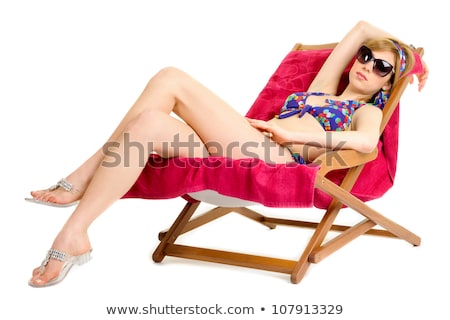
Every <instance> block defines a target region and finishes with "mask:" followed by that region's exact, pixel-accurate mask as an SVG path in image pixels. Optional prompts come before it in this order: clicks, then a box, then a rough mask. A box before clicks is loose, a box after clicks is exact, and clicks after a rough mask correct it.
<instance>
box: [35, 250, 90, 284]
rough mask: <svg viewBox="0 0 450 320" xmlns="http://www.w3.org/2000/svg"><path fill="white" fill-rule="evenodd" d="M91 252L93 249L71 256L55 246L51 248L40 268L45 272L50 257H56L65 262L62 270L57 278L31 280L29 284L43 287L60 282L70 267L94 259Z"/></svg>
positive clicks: (55, 258)
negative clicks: (41, 281)
mask: <svg viewBox="0 0 450 320" xmlns="http://www.w3.org/2000/svg"><path fill="white" fill-rule="evenodd" d="M91 252H92V249H91V250H89V251H88V252H86V253H83V254H80V255H78V256H71V255H69V254H67V253H65V252H63V251H60V250H57V249H53V248H52V249H50V250H49V251H48V252H47V256H46V257H45V259H44V261H42V264H41V266H40V268H39V269H40V272H44V270H45V267H46V266H47V264H48V262H49V261H50V259H54V260H57V261H61V262H63V265H62V267H61V271H60V272H59V275H58V276H57V277H56V278H54V279H52V280H50V281H49V282H47V283H44V284H38V283H33V282H31V280H30V281H28V284H29V285H30V286H32V287H35V288H43V287H48V286H52V285H55V284H58V283H60V282H61V281H63V280H64V278H65V277H66V276H67V274H68V273H69V271H70V269H71V268H72V267H73V266H74V265H78V266H80V265H82V264H85V263H87V262H89V261H90V260H91V259H92V257H91Z"/></svg>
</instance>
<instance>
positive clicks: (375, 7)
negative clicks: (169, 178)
mask: <svg viewBox="0 0 450 320" xmlns="http://www.w3.org/2000/svg"><path fill="white" fill-rule="evenodd" d="M445 11H446V10H444V9H443V7H439V6H438V5H436V4H434V2H416V3H414V2H408V3H405V2H404V1H386V0H378V1H375V2H361V1H333V0H322V1H308V2H306V1H283V0H278V1H266V0H263V1H255V2H254V1H242V0H241V1H237V0H228V1H200V0H191V1H181V0H178V1H174V0H166V1H133V0H131V1H85V0H82V1H21V0H17V1H1V4H0V106H1V108H0V112H1V117H0V119H1V127H0V130H1V139H2V140H1V142H2V147H1V152H2V153H1V158H0V170H1V178H2V179H1V180H2V183H1V185H0V188H1V189H0V194H1V202H0V212H1V216H0V219H1V222H0V228H1V229H0V246H1V256H2V260H1V264H0V268H1V269H0V270H1V272H0V274H1V276H2V280H1V281H0V291H1V293H2V294H1V296H2V300H1V302H0V314H1V316H0V317H1V318H4V319H29V318H39V319H77V318H80V317H86V318H92V319H109V318H111V317H112V316H108V315H107V313H106V307H107V306H139V307H145V306H148V305H150V304H153V305H157V306H164V305H175V306H181V307H182V306H195V305H196V304H197V305H200V306H213V305H215V304H216V303H217V304H220V305H222V306H224V307H228V306H250V307H253V308H255V310H256V312H257V313H256V315H253V316H233V315H226V316H222V318H230V319H233V318H234V319H240V318H242V319H244V318H250V319H252V318H253V319H257V318H260V317H261V316H267V317H268V318H270V317H274V315H272V314H271V311H272V307H271V306H272V305H273V304H276V305H281V304H341V305H342V306H343V307H344V313H343V315H341V316H336V315H335V316H310V318H311V319H322V318H330V319H334V318H336V319H338V318H339V319H380V318H385V319H407V318H411V317H412V316H414V318H415V319H424V318H427V319H438V318H442V317H443V316H444V314H447V313H448V309H447V306H446V305H445V304H446V302H447V301H448V300H447V299H445V295H446V294H447V293H448V287H449V285H450V281H449V276H448V271H449V267H450V266H449V263H448V258H447V255H448V243H449V240H448V236H447V231H446V230H447V229H446V228H447V226H448V223H449V210H448V207H447V202H448V196H446V192H445V190H446V189H448V188H446V187H443V185H446V184H448V172H447V170H446V166H447V161H448V160H446V159H447V158H446V157H445V156H444V152H445V149H447V148H448V147H447V144H448V143H447V136H446V135H445V134H446V133H447V131H448V130H447V128H446V127H447V122H448V120H447V117H448V114H447V113H444V111H443V110H444V108H446V107H447V104H448V103H447V101H446V100H445V99H446V98H445V97H446V96H447V94H446V93H447V91H446V90H448V89H447V87H444V85H445V82H446V78H447V77H448V74H449V73H448V56H447V55H448V43H447V41H445V40H444V35H445V34H446V32H447V31H448V28H449V27H448V23H447V17H445V15H444V12H445ZM361 19H362V20H367V21H369V22H371V23H373V24H376V25H378V26H380V27H381V28H383V29H385V30H388V31H389V32H391V33H392V34H394V35H395V36H397V37H399V38H401V39H402V40H404V41H405V42H407V43H414V44H415V45H417V46H423V47H425V49H426V53H425V57H426V61H427V63H428V65H429V67H430V69H431V74H430V80H429V82H428V84H427V87H426V88H425V89H424V90H423V92H421V93H418V92H417V90H416V84H414V85H412V86H410V87H409V88H408V90H407V92H406V93H405V95H404V98H403V99H402V108H401V126H400V131H401V132H400V150H399V167H398V174H397V179H396V183H395V185H394V187H393V188H392V189H391V190H389V192H388V193H387V194H386V195H385V196H384V197H383V198H382V199H379V200H376V201H373V202H372V203H371V206H372V207H374V208H376V209H377V210H379V211H380V212H382V213H384V214H386V215H388V216H389V217H391V218H392V219H393V220H395V221H397V222H399V223H401V224H402V225H404V226H405V227H407V228H409V229H411V230H412V231H414V232H416V233H417V234H419V235H420V236H421V237H422V240H423V243H422V245H421V246H420V247H412V246H411V245H409V244H408V243H406V242H404V241H402V240H395V239H380V238H374V237H370V236H368V237H364V238H360V239H358V240H357V241H355V242H353V243H351V244H350V245H349V246H347V247H345V248H344V249H342V250H341V251H339V252H337V253H335V254H334V255H332V256H331V257H329V258H327V259H326V260H324V261H323V262H322V263H320V264H317V265H312V266H311V268H310V269H309V271H308V273H307V274H306V277H305V278H304V280H303V281H302V282H301V283H300V284H297V285H293V284H291V283H290V282H289V276H287V275H283V274H274V273H270V272H264V271H254V270H248V269H243V268H237V267H227V266H222V265H215V264H208V263H198V262H193V261H188V260H181V259H172V258H167V259H166V260H164V261H163V263H162V264H155V263H153V262H152V260H151V253H152V251H153V249H154V248H155V247H156V245H157V243H158V241H157V234H158V232H159V231H160V230H163V229H165V228H166V227H168V226H169V224H170V223H171V222H172V221H173V220H174V219H175V217H176V215H177V214H178V212H179V210H180V209H181V208H182V206H183V204H184V202H183V201H182V200H181V199H173V200H165V201H159V200H158V201H144V200H122V201H119V202H117V203H116V204H115V205H114V206H112V207H111V208H110V209H109V210H107V212H106V213H105V214H104V215H102V216H101V217H100V218H99V219H98V220H97V221H96V222H95V223H94V224H93V226H92V227H91V229H90V237H91V241H92V245H93V248H94V252H93V254H94V259H93V260H92V261H91V262H90V263H89V264H87V265H85V266H83V267H82V268H78V269H76V270H74V271H73V272H71V273H70V274H69V276H68V278H67V279H66V280H65V281H64V282H63V283H62V284H60V285H58V286H55V287H51V288H46V289H33V288H31V287H29V286H28V285H27V281H28V278H29V277H30V274H31V270H32V268H33V267H35V266H37V265H38V264H39V263H40V261H41V260H42V259H43V258H44V256H45V253H46V250H47V249H48V248H49V245H51V243H52V241H53V239H54V237H55V235H56V233H57V232H58V230H59V229H60V228H61V226H62V224H63V223H64V221H65V220H66V219H67V217H68V216H69V215H70V213H71V209H56V208H48V207H45V206H38V205H33V204H30V203H26V202H25V201H23V198H24V197H25V196H27V195H28V192H29V190H32V189H38V188H44V187H47V186H49V185H51V184H53V183H54V182H56V181H57V180H58V179H59V178H61V177H63V176H65V175H67V174H68V173H70V172H71V171H72V170H73V169H75V168H76V167H77V166H78V165H79V164H80V163H81V162H82V161H84V160H85V159H86V158H87V157H88V156H89V155H90V154H91V153H93V152H94V151H95V150H96V149H97V148H98V147H99V146H100V145H101V144H102V143H103V142H104V141H105V139H106V138H107V137H108V136H109V133H110V132H111V131H112V130H113V128H114V127H115V125H116V124H117V123H118V121H119V120H120V119H121V117H122V116H123V114H124V113H125V111H126V110H127V109H128V108H129V106H131V104H132V103H133V102H134V100H135V99H136V98H137V96H138V94H139V93H140V92H141V90H142V89H143V87H144V85H145V84H146V82H147V81H148V79H149V78H150V76H151V75H153V74H154V73H155V72H156V71H158V70H159V69H161V68H162V67H165V66H168V65H173V66H177V67H179V68H181V69H184V70H186V71H187V72H189V73H190V74H192V75H193V76H194V77H196V78H197V79H199V80H200V81H202V82H204V83H205V84H207V85H208V86H209V87H210V88H211V89H213V90H214V91H216V92H217V93H218V94H219V95H220V96H222V97H223V98H224V99H225V100H227V101H228V102H230V104H232V105H233V106H234V107H235V108H237V109H238V110H240V111H241V112H242V113H243V114H244V113H245V112H246V110H247V109H248V108H249V106H250V105H251V103H252V102H253V101H254V99H255V98H256V96H257V94H258V93H259V91H260V90H261V89H262V88H263V86H264V85H265V83H266V81H267V80H268V78H269V76H270V75H271V73H272V72H273V71H274V70H275V68H276V66H277V65H278V63H279V62H280V61H281V59H282V58H283V57H284V55H285V54H287V52H288V51H289V50H290V49H291V48H292V46H293V45H294V43H296V42H303V43H308V44H313V43H325V42H334V41H339V40H340V39H341V37H342V36H343V35H344V34H345V32H346V31H347V30H348V29H349V28H351V27H352V26H353V25H354V24H355V23H356V22H357V21H358V20H361ZM444 24H447V25H444ZM445 50H447V53H445V52H444V51H445ZM443 52H444V53H443ZM444 77H445V78H444ZM438 99H439V100H438ZM262 210H263V211H266V212H269V213H275V212H276V213H277V214H278V215H287V216H294V215H296V216H307V217H310V218H311V217H312V218H315V217H316V216H319V214H320V213H321V211H319V210H317V209H306V210H303V211H301V210H300V211H298V210H297V211H294V210H272V209H268V208H262ZM342 219H344V220H353V219H354V217H353V215H352V214H351V213H349V214H348V216H346V217H344V218H342ZM211 235H214V236H215V239H216V240H211V237H210V236H211ZM310 235H311V231H310V230H301V229H294V230H292V229H290V228H282V227H279V228H277V229H276V230H273V231H271V232H268V231H267V229H265V228H264V227H261V226H260V225H257V224H254V223H251V222H249V221H247V219H244V218H240V217H236V216H233V215H230V216H229V217H226V218H224V219H223V220H222V221H220V222H218V223H214V224H213V225H211V226H210V227H207V228H205V229H204V230H202V231H198V232H195V233H192V235H190V236H189V237H185V238H183V241H185V242H188V241H191V243H196V242H198V241H202V240H203V239H208V240H206V241H204V240H203V242H206V244H207V245H215V244H217V246H219V247H222V248H232V249H237V250H250V251H253V252H257V253H258V252H268V253H273V254H274V255H275V256H282V257H287V258H293V259H296V258H297V256H298V255H299V254H300V252H301V251H302V250H303V247H304V245H305V241H306V240H307V239H309V236H310ZM288 249H289V250H288ZM261 307H265V308H266V311H265V312H262V311H260V308H261ZM128 317H129V318H133V319H134V318H136V319H138V318H145V317H149V316H148V315H140V316H139V315H135V316H128ZM128 317H127V318H128ZM173 317H177V316H173ZM179 317H181V316H179ZM210 317H211V316H209V317H203V318H205V319H206V318H210ZM285 317H286V318H302V317H301V316H298V315H296V316H294V315H291V316H288V315H286V316H285ZM123 318H125V317H123ZM156 318H158V319H159V318H161V319H163V318H165V317H164V316H158V317H156ZM196 318H197V317H196ZM306 318H308V317H306V316H303V319H306ZM308 319H309V318H308Z"/></svg>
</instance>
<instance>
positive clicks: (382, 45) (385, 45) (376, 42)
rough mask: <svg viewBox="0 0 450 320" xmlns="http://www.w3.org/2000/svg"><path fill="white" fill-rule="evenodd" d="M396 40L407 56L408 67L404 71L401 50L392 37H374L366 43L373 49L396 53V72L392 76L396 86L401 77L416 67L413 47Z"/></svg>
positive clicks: (393, 84)
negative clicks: (401, 69) (401, 65)
mask: <svg viewBox="0 0 450 320" xmlns="http://www.w3.org/2000/svg"><path fill="white" fill-rule="evenodd" d="M395 41H396V42H397V44H398V45H399V46H400V48H401V49H402V50H403V52H404V53H405V57H406V67H405V70H403V71H402V72H400V53H399V50H398V49H397V47H396V46H395V44H394V42H393V41H392V40H391V39H387V38H386V39H373V40H369V41H367V42H365V43H364V45H365V46H366V47H368V48H369V49H370V50H372V51H390V52H392V53H393V54H394V56H395V66H394V70H395V72H394V74H393V76H391V83H392V86H395V84H396V83H397V81H398V80H399V79H400V78H401V77H403V76H404V75H406V74H408V73H409V72H410V71H411V70H412V68H413V67H414V63H415V58H414V53H413V51H412V50H411V48H410V47H409V46H408V45H406V44H404V43H402V42H399V41H397V40H395Z"/></svg>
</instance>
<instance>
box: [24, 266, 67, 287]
mask: <svg viewBox="0 0 450 320" xmlns="http://www.w3.org/2000/svg"><path fill="white" fill-rule="evenodd" d="M60 271H61V263H58V262H56V263H51V262H49V264H48V265H47V267H46V268H45V269H44V270H42V268H41V267H39V268H35V269H34V270H33V275H32V277H31V279H30V281H29V283H30V284H32V285H36V286H43V285H45V284H46V283H48V282H50V281H51V280H53V279H55V278H56V277H57V276H58V275H59V272H60Z"/></svg>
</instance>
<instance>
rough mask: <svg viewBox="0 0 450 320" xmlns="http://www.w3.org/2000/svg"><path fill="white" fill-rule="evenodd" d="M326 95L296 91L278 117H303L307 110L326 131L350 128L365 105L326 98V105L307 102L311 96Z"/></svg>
mask: <svg viewBox="0 0 450 320" xmlns="http://www.w3.org/2000/svg"><path fill="white" fill-rule="evenodd" d="M311 95H313V96H324V95H326V94H325V93H323V92H296V93H293V94H291V95H290V96H288V97H287V98H286V101H285V102H284V105H283V107H281V110H280V113H279V115H278V118H280V119H283V118H287V117H291V116H293V115H296V114H298V115H299V117H302V116H303V115H304V114H305V113H306V112H308V113H309V114H311V115H312V116H313V117H314V118H316V120H317V121H318V122H319V123H320V124H321V125H322V127H323V128H324V130H325V131H344V130H347V129H348V128H350V123H351V121H352V117H353V114H354V112H355V111H356V110H357V109H358V108H360V107H362V106H363V105H365V103H360V102H358V101H355V100H344V101H337V100H333V99H325V105H323V106H312V105H310V104H306V103H305V102H306V99H307V98H308V97H309V96H311Z"/></svg>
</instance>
